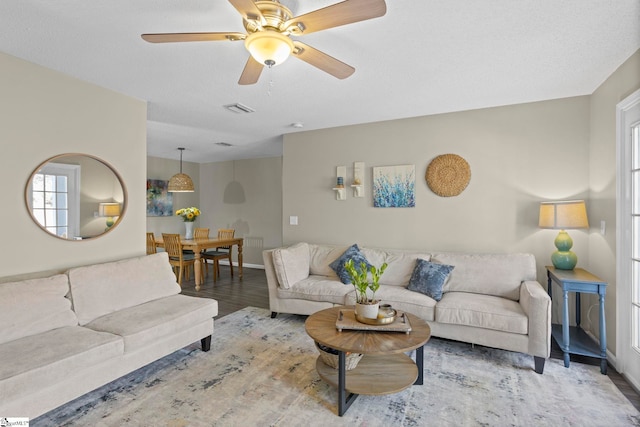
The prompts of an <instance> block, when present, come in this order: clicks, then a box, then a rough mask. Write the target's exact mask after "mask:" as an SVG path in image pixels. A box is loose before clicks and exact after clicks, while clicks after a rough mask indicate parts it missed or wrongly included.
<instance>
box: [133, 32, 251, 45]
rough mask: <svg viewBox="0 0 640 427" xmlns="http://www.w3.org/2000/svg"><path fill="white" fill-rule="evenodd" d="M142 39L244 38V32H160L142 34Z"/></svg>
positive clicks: (173, 40) (201, 39) (162, 40)
mask: <svg viewBox="0 0 640 427" xmlns="http://www.w3.org/2000/svg"><path fill="white" fill-rule="evenodd" d="M141 37H142V38H143V39H144V40H146V41H148V42H149V43H174V42H210V41H218V40H230V41H236V40H244V39H246V38H247V35H246V34H244V33H162V34H142V36H141Z"/></svg>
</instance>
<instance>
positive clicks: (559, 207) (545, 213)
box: [538, 200, 589, 230]
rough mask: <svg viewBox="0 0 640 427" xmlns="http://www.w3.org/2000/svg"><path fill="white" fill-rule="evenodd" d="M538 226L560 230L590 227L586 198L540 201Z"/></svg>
mask: <svg viewBox="0 0 640 427" xmlns="http://www.w3.org/2000/svg"><path fill="white" fill-rule="evenodd" d="M538 226H539V227H540V228H552V229H559V230H566V229H572V228H589V219H588V218H587V207H586V205H585V203H584V200H568V201H559V202H542V203H540V218H539V223H538Z"/></svg>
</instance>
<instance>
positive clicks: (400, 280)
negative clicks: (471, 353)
mask: <svg viewBox="0 0 640 427" xmlns="http://www.w3.org/2000/svg"><path fill="white" fill-rule="evenodd" d="M347 248H348V247H347V246H329V245H315V244H307V243H299V244H296V245H293V246H290V247H286V248H277V249H270V250H265V251H264V252H263V258H264V265H265V270H266V276H267V283H268V286H269V307H270V310H271V312H272V314H271V316H272V317H275V316H276V315H277V313H295V314H304V315H308V314H312V313H314V312H316V311H318V310H321V309H324V308H329V307H333V306H335V305H344V304H347V305H351V304H354V302H355V297H354V289H353V286H351V285H345V284H344V283H342V282H341V281H340V280H339V278H338V276H337V275H336V273H335V271H334V270H333V269H332V268H331V267H330V264H331V263H332V262H334V261H335V260H336V259H338V258H339V257H341V256H342V255H343V253H344V252H345V250H346V249H347ZM360 251H361V253H362V254H363V255H364V256H365V257H366V260H367V261H368V262H369V263H371V264H372V265H375V266H376V267H379V266H381V265H382V263H384V262H386V263H387V264H388V267H387V269H386V271H385V273H384V274H383V275H382V278H381V279H380V285H381V286H380V290H379V291H378V292H377V293H376V297H377V298H378V299H380V300H381V302H383V303H387V304H391V305H392V306H393V307H394V308H396V309H398V310H402V311H408V312H410V313H413V314H415V315H418V316H420V317H421V318H423V319H425V320H426V321H427V322H428V323H429V325H430V326H431V333H432V335H433V336H436V337H441V338H447V339H452V340H457V341H464V342H469V343H474V344H479V345H483V346H487V347H494V348H501V349H505V350H510V351H516V352H521V353H526V354H530V355H532V356H534V360H535V371H536V372H538V373H540V374H541V373H542V372H543V370H544V362H545V360H546V359H547V358H548V357H549V354H550V348H551V299H550V298H549V295H548V294H547V292H545V290H544V288H543V287H542V286H541V285H540V283H538V282H537V281H536V262H535V258H534V256H533V255H531V254H471V253H428V252H424V253H422V252H408V251H391V250H382V249H373V248H360ZM418 259H422V260H425V261H430V262H432V263H436V264H445V265H449V266H453V267H454V268H453V270H452V271H451V272H450V274H449V276H448V280H447V281H446V283H445V284H444V286H443V287H442V298H441V299H440V300H439V301H436V300H435V299H433V298H431V297H429V296H427V295H425V294H423V293H420V292H415V291H412V290H409V289H408V284H409V281H410V280H411V278H412V275H413V273H414V269H415V268H416V264H417V260H418ZM422 264H424V263H422Z"/></svg>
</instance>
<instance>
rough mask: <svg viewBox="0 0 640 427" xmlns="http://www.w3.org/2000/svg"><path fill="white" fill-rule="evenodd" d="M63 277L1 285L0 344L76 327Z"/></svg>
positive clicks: (57, 276)
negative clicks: (52, 330) (54, 330)
mask: <svg viewBox="0 0 640 427" xmlns="http://www.w3.org/2000/svg"><path fill="white" fill-rule="evenodd" d="M68 292H69V280H68V278H67V276H66V275H64V274H57V275H55V276H51V277H46V278H42V279H31V280H24V281H20V282H9V283H2V284H0V304H2V308H1V309H0V325H2V327H0V344H1V343H5V342H8V341H13V340H16V339H19V338H23V337H28V336H30V335H36V334H39V333H42V332H45V331H48V330H50V329H56V328H61V327H64V326H74V325H77V324H78V318H77V317H76V315H75V313H74V312H73V311H72V310H71V301H69V299H67V298H65V295H66V294H67V293H68Z"/></svg>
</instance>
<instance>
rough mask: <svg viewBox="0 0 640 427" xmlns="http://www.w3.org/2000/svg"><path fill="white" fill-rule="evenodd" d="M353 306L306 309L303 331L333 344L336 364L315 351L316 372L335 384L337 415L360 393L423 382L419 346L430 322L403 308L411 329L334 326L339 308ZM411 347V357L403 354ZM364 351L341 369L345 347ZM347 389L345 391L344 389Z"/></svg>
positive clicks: (428, 335)
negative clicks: (352, 364)
mask: <svg viewBox="0 0 640 427" xmlns="http://www.w3.org/2000/svg"><path fill="white" fill-rule="evenodd" d="M341 310H344V311H347V310H353V306H351V307H348V306H342V307H333V308H328V309H326V310H321V311H318V312H316V313H314V314H312V315H310V316H309V317H308V318H307V320H306V322H305V329H306V331H307V334H308V335H309V336H310V337H311V338H313V339H314V340H315V341H317V342H318V343H320V344H322V345H325V346H327V347H331V348H333V349H336V350H338V369H334V368H332V367H330V366H328V365H326V364H325V363H324V362H323V361H322V359H321V358H320V356H319V357H318V360H317V361H316V369H317V370H318V374H319V375H320V378H322V379H323V380H324V381H326V382H328V383H329V384H332V385H334V386H336V387H337V388H338V415H340V416H342V415H344V413H345V412H346V411H347V409H349V407H350V406H351V404H352V403H353V402H354V401H355V399H356V398H357V397H358V395H360V394H366V395H381V394H390V393H397V392H399V391H402V390H404V389H406V388H408V387H410V386H411V385H414V384H416V385H421V384H422V383H423V367H424V348H423V346H424V345H425V344H426V343H427V341H429V338H431V328H430V327H429V325H428V324H427V322H425V321H424V320H422V319H420V318H419V317H417V316H415V315H413V314H410V313H406V312H405V314H406V315H407V318H408V320H409V323H410V325H411V331H410V332H409V333H404V332H387V331H379V330H351V329H343V330H342V331H339V330H338V329H337V328H336V321H337V320H338V316H339V314H340V311H341ZM411 350H416V361H415V363H414V361H413V360H412V359H411V357H409V356H407V355H406V354H404V353H405V352H408V351H411ZM348 352H351V353H360V354H364V357H363V358H362V359H361V360H360V362H359V363H358V366H356V367H355V368H354V369H352V370H349V371H347V370H346V369H345V359H346V357H345V353H348ZM347 393H348V394H347Z"/></svg>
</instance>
